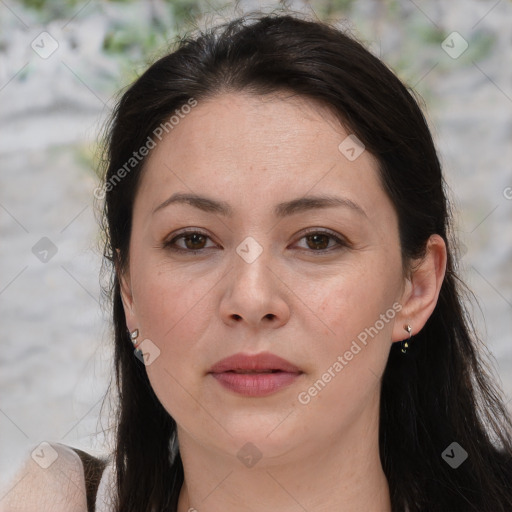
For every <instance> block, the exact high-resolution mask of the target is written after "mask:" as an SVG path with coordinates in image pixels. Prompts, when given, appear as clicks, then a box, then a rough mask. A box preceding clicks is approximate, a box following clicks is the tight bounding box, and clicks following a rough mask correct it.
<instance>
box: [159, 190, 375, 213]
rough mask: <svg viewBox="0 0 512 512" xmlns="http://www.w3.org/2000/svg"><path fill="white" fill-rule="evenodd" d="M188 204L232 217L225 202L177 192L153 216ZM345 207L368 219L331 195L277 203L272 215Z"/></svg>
mask: <svg viewBox="0 0 512 512" xmlns="http://www.w3.org/2000/svg"><path fill="white" fill-rule="evenodd" d="M176 203H180V204H189V205H191V206H194V207H195V208H198V209H199V210H202V211H204V212H207V213H216V214H220V215H223V216H225V217H232V216H233V208H232V207H231V206H230V205H229V203H226V202H225V201H217V200H215V199H211V198H209V197H205V196H200V195H197V194H186V193H182V192H177V193H175V194H173V195H172V196H171V197H169V198H168V199H166V200H165V201H164V202H163V203H161V204H159V205H158V206H157V207H156V208H155V209H154V210H153V214H155V213H156V212H158V211H160V210H162V209H163V208H166V207H167V206H169V205H171V204H176ZM340 206H341V207H345V208H350V209H351V210H352V211H354V212H356V213H358V214H360V215H363V216H364V217H368V215H367V214H366V212H365V211H364V210H363V209H362V208H361V206H359V205H358V204H356V203H354V202H353V201H351V200H350V199H347V198H345V197H339V196H332V195H325V194H322V195H316V196H304V197H299V198H297V199H292V200H291V201H286V202H284V203H279V204H277V205H275V207H274V215H275V216H276V217H278V218H284V217H289V216H290V215H294V214H297V213H302V212H305V211H309V210H316V209H322V208H333V207H340Z"/></svg>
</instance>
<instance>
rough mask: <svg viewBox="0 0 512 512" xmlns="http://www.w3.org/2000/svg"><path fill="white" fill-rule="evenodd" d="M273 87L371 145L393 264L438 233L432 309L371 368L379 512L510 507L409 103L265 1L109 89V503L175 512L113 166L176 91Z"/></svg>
mask: <svg viewBox="0 0 512 512" xmlns="http://www.w3.org/2000/svg"><path fill="white" fill-rule="evenodd" d="M283 90H286V91H291V92H292V93H294V94H297V95H300V96H302V97H305V98H309V99H311V100H312V101H316V102H320V103H322V104H324V105H326V106H328V107H329V108H330V110H331V111H332V112H333V113H334V114H336V115H337V117H338V118H339V119H340V121H341V122H342V124H343V125H344V126H345V128H346V129H347V130H349V131H350V133H354V134H355V135H356V136H357V137H358V138H359V139H360V140H361V141H362V142H363V143H364V145H365V146H366V149H367V150H368V151H370V153H371V154H373V155H374V156H375V157H376V159H377V161H378V165H379V171H380V172H379V175H380V180H381V183H382V187H383V189H384V190H385V192H386V193H387V194H388V196H389V198H390V199H391V201H392V203H393V205H394V208H395V210H396V212H397V215H398V219H399V234H400V244H401V254H402V263H403V266H404V269H407V268H408V263H409V262H410V261H411V259H412V258H417V257H420V256H422V255H423V254H424V250H425V247H426V242H427V240H428V238H429V236H430V235H432V234H434V233H437V234H439V235H440V236H441V237H443V239H444V240H445V242H446V244H447V251H448V259H447V269H446V275H445V279H444V282H443V284H442V287H441V291H440V295H439V300H438V303H437V305H436V307H435V310H434V312H433V313H432V315H431V317H430V318H429V320H428V321H427V323H426V325H425V326H424V328H423V329H422V330H421V331H420V332H419V333H418V334H417V335H416V336H415V337H414V338H413V343H412V345H411V348H410V350H409V354H408V355H407V356H406V357H404V356H403V355H402V354H401V353H400V346H399V344H398V343H394V344H392V348H391V350H390V354H389V359H388V362H387V366H386V368H385V371H384V375H383V377H382V387H381V400H380V420H379V421H380V427H379V429H380V430H379V446H380V457H381V461H382V465H383V469H384V472H385V474H386V477H387V480H388V483H389V487H390V494H391V501H392V508H393V511H395V512H401V511H404V510H405V507H406V506H407V507H408V508H409V510H410V512H420V511H421V512H426V511H428V512H435V511H439V512H453V511H465V512H471V511H474V512H477V511H478V512H510V510H512V486H511V478H512V470H511V467H512V440H511V437H512V436H511V432H512V421H511V419H510V417H509V416H508V415H507V410H506V408H505V405H504V400H503V398H502V397H501V395H500V390H499V388H498V387H497V386H496V384H495V383H494V382H493V380H492V377H491V375H490V372H489V370H488V369H487V368H486V364H485V362H484V360H483V357H482V349H484V348H485V347H484V346H483V345H481V342H480V341H479V340H478V338H477V336H476V334H475V332H474V328H473V327H472V324H471V321H470V318H469V315H468V314H467V311H466V309H465V307H464V302H463V298H464V295H463V294H464V293H466V292H465V288H464V285H463V284H462V283H461V282H460V280H459V279H458V277H457V275H456V270H457V269H456V260H455V258H454V254H455V249H456V248H455V247H454V246H453V243H452V240H451V229H450V226H451V213H450V203H449V200H448V199H447V195H446V191H445V189H446V186H445V182H444V179H443V176H442V171H441V166H440V162H439V159H438V156H437V153H436V149H435V147H434V143H433V141H432V137H431V134H430V132H429V129H428V126H427V123H426V121H425V118H424V116H423V114H422V112H421V109H420V107H419V106H418V104H417V102H416V100H415V99H414V97H413V95H412V94H411V92H410V91H409V90H408V88H407V87H406V86H405V85H404V84H403V83H402V82H401V81H400V80H399V79H398V78H397V77H396V76H395V74H394V73H393V72H392V71H390V70H389V69H388V68H387V67H386V66H385V65H384V64H383V63H382V62H381V61H380V60H379V59H378V58H376V57H375V56H373V55H372V54H371V53H370V52H369V51H367V50H366V49H365V48H364V46H363V45H361V44H360V43H359V42H357V41H356V40H355V39H354V38H353V37H352V36H350V35H347V34H346V33H344V32H343V31H341V30H339V29H337V28H335V27H334V26H332V25H330V24H327V23H325V22H319V21H316V20H309V19H303V18H300V17H298V16H297V15H290V14H275V13H274V14H270V15H263V14H259V15H252V16H243V17H241V18H238V19H236V20H233V21H231V22H229V23H225V24H223V25H219V26H217V27H214V28H210V29H207V30H203V31H201V32H199V33H198V34H197V35H194V36H191V35H189V36H187V37H184V38H182V39H181V40H180V41H179V42H178V44H177V47H176V48H174V49H173V51H172V52H170V53H169V54H167V55H166V56H164V57H162V58H160V59H159V60H157V61H156V62H155V63H154V64H153V65H151V66H150V67H149V68H148V69H147V70H146V71H145V72H144V73H143V74H142V75H141V76H140V77H139V78H138V79H137V80H136V81H135V82H134V83H133V84H132V85H131V86H130V87H129V88H128V89H127V90H126V91H125V92H124V94H123V95H122V97H121V99H120V101H119V103H118V105H117V107H116V109H115V111H114V113H113V117H112V121H111V124H110V127H109V131H108V137H107V146H106V148H107V149H106V169H105V176H104V180H105V181H104V185H105V192H106V198H105V205H104V211H103V214H104V217H103V219H104V220H103V222H104V224H103V227H104V230H105V234H106V245H105V254H104V255H105V261H106V262H107V263H108V264H111V270H112V279H111V283H110V284H111V288H110V292H111V298H112V313H113V324H114V331H115V361H114V364H115V371H116V373H115V377H116V384H117V388H118V394H119V406H118V407H119V408H118V417H117V428H116V441H115V443H116V446H115V457H114V462H115V469H116V475H117V476H116V499H117V505H116V511H118V512H121V511H122V512H151V511H153V512H156V511H158V512H159V511H163V510H169V511H175V510H176V508H177V501H178V496H179V492H180V489H181V485H182V483H183V478H184V474H183V465H182V461H181V458H180V454H179V451H178V453H177V455H176V456H175V457H174V459H170V457H169V440H170V439H171V438H172V437H173V436H175V434H176V423H175V421H174V419H173V418H172V417H171V416H170V415H169V414H168V413H167V411H166V410H165V409H164V408H163V406H162V405H161V404H160V402H159V400H158V399H157V397H156V395H155V393H154V392H153V390H152V387H151V385H150V382H149V380H148V377H147V374H146V371H145V367H144V365H143V364H142V363H141V362H140V361H139V360H138V359H137V358H136V357H134V355H133V347H132V344H131V343H130V337H129V334H128V332H127V328H126V319H125V315H124V310H123V306H122V302H121V297H120V286H119V278H118V275H119V272H122V270H123V269H124V268H125V267H126V265H127V263H128V258H129V254H128V247H129V240H130V232H131V225H132V209H133V202H134V198H135V194H136V192H137V187H138V183H139V180H140V176H141V172H143V168H144V161H145V159H144V158H142V159H141V160H140V162H136V163H134V162H132V163H134V165H133V166H131V164H130V166H129V167H127V166H126V163H127V162H129V161H130V158H131V157H132V154H133V152H134V151H137V149H138V148H140V147H142V146H144V145H145V144H146V143H147V141H148V137H151V136H152V134H153V133H154V130H155V129H157V128H158V126H160V125H161V124H162V123H165V122H168V120H169V118H170V116H172V115H173V114H174V113H175V112H176V110H177V109H179V108H181V107H183V105H185V104H187V102H190V101H191V100H193V101H201V100H202V99H204V98H206V97H211V96H213V95H215V94H218V93H221V92H230V91H232V92H238V91H244V92H247V93H251V94H270V93H273V92H277V91H283ZM171 165H172V164H171ZM123 166H124V169H125V171H126V172H124V173H123V172H120V169H123ZM120 176H121V178H120ZM290 179H293V177H290ZM452 443H457V444H458V445H459V446H460V447H462V449H463V450H465V451H466V452H467V459H466V460H465V461H464V462H463V463H462V464H461V465H460V466H459V467H457V468H456V469H455V468H453V467H452V466H451V465H450V464H448V463H447V460H446V456H443V453H444V451H445V450H446V449H447V448H449V447H450V445H452ZM452 446H453V445H452ZM456 448H457V449H458V447H456ZM448 452H449V450H448Z"/></svg>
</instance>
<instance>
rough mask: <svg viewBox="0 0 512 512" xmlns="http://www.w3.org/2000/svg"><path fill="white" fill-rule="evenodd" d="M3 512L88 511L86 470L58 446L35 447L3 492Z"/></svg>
mask: <svg viewBox="0 0 512 512" xmlns="http://www.w3.org/2000/svg"><path fill="white" fill-rule="evenodd" d="M2 496H3V497H2V499H1V501H0V512H34V510H37V511H38V512H45V511H51V512H87V497H86V486H85V476H84V467H83V464H82V461H81V459H80V457H79V456H78V454H77V453H76V452H75V451H74V450H72V449H71V448H70V447H68V446H65V445H62V444H59V443H46V442H43V443H41V444H39V445H38V446H37V447H33V448H32V449H31V450H30V451H29V453H28V454H27V456H26V457H25V459H24V460H23V462H22V465H21V468H20V469H19V470H18V472H17V473H16V475H15V476H14V477H13V478H12V480H11V482H9V484H8V485H7V488H6V489H5V490H3V492H2Z"/></svg>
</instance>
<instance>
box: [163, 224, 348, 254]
mask: <svg viewBox="0 0 512 512" xmlns="http://www.w3.org/2000/svg"><path fill="white" fill-rule="evenodd" d="M190 235H202V236H204V237H206V238H208V239H210V240H211V238H210V237H209V236H208V235H207V234H206V233H203V232H202V231H199V230H197V229H190V230H186V231H182V232H181V233H179V234H178V235H177V236H175V237H173V238H172V239H171V240H169V241H168V242H164V243H163V248H164V249H169V250H171V251H173V252H177V253H182V254H183V253H187V254H193V255H194V254H200V253H203V252H204V251H205V250H206V249H204V248H203V249H198V250H195V251H194V250H193V249H184V248H182V247H177V246H175V245H174V244H175V242H176V241H177V240H180V239H183V238H187V237H188V236H190ZM311 235H326V236H328V237H329V238H331V239H333V240H334V241H335V242H336V244H337V247H336V246H335V247H334V248H333V247H331V248H329V249H319V250H314V249H304V248H302V249H301V250H303V251H306V252H309V253H312V254H314V255H318V256H322V255H325V254H327V253H329V252H332V251H333V250H334V251H337V250H340V249H343V248H347V247H349V246H350V244H349V243H348V241H346V240H345V239H343V238H341V237H339V236H338V235H336V234H334V233H333V232H332V231H326V230H321V231H318V230H317V231H308V232H307V233H304V234H303V235H302V236H301V238H300V239H299V240H302V239H303V238H306V237H308V236H311Z"/></svg>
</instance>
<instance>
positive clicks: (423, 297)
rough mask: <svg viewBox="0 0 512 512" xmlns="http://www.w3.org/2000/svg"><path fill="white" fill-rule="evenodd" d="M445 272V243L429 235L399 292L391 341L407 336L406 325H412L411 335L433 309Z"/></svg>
mask: <svg viewBox="0 0 512 512" xmlns="http://www.w3.org/2000/svg"><path fill="white" fill-rule="evenodd" d="M445 272H446V244H445V241H444V240H443V238H442V237H441V236H440V235H437V234H435V235H431V236H430V238H429V239H428V242H427V248H426V251H425V256H424V257H423V258H422V259H421V260H419V261H418V262H415V264H414V266H413V267H412V270H411V277H410V279H409V280H408V283H407V286H406V287H405V291H404V293H403V295H402V301H401V302H400V303H401V304H402V310H401V311H400V313H399V315H397V320H396V322H395V326H394V328H393V333H392V341H402V340H404V339H407V338H408V337H409V334H408V333H407V331H406V329H405V327H406V326H407V325H410V326H411V327H412V330H411V335H412V336H414V335H415V334H417V333H418V332H419V331H421V329H423V326H424V325H425V324H426V323H427V320H428V319H429V317H430V315H431V314H432V312H433V311H434V309H435V307H436V304H437V300H438V298H439V292H440V291H441V285H442V284H443V280H444V276H445Z"/></svg>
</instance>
